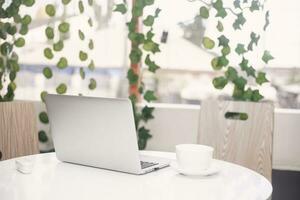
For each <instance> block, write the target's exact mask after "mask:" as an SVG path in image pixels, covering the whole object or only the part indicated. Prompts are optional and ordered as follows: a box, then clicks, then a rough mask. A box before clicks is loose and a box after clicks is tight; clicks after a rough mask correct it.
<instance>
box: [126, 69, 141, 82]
mask: <svg viewBox="0 0 300 200" xmlns="http://www.w3.org/2000/svg"><path fill="white" fill-rule="evenodd" d="M127 79H128V81H129V84H130V85H134V84H136V83H137V82H138V80H139V76H138V75H137V74H136V73H135V72H134V71H133V69H131V68H130V69H129V70H128V72H127Z"/></svg>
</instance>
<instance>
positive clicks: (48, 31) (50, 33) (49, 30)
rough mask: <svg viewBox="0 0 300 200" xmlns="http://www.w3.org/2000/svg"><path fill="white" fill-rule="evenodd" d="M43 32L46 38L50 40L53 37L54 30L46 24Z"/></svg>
mask: <svg viewBox="0 0 300 200" xmlns="http://www.w3.org/2000/svg"><path fill="white" fill-rule="evenodd" d="M45 34H46V37H47V38H48V40H52V39H53V38H54V30H53V28H52V27H50V26H48V27H47V28H46V29H45Z"/></svg>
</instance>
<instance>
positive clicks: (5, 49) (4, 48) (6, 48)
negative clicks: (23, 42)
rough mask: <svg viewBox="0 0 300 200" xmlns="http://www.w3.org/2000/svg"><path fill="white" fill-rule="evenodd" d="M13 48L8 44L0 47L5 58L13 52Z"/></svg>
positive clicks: (5, 43)
mask: <svg viewBox="0 0 300 200" xmlns="http://www.w3.org/2000/svg"><path fill="white" fill-rule="evenodd" d="M12 49H13V46H12V45H11V44H10V43H8V42H4V43H3V44H1V47H0V52H1V54H2V55H3V56H7V55H9V54H10V53H11V52H12Z"/></svg>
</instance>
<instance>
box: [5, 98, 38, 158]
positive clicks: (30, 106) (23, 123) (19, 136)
mask: <svg viewBox="0 0 300 200" xmlns="http://www.w3.org/2000/svg"><path fill="white" fill-rule="evenodd" d="M0 152H1V153H0V154H1V158H0V160H6V159H10V158H14V157H19V156H25V155H31V154H36V153H39V148H38V137H37V117H36V112H35V107H34V103H33V102H26V101H13V102H1V103H0Z"/></svg>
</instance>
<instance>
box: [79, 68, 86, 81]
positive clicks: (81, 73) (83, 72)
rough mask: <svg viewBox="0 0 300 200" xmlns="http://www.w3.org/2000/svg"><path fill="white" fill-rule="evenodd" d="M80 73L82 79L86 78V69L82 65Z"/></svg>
mask: <svg viewBox="0 0 300 200" xmlns="http://www.w3.org/2000/svg"><path fill="white" fill-rule="evenodd" d="M79 74H80V77H81V79H85V71H84V69H83V68H82V67H80V69H79Z"/></svg>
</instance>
